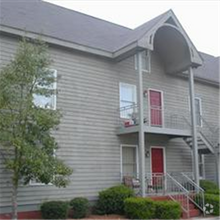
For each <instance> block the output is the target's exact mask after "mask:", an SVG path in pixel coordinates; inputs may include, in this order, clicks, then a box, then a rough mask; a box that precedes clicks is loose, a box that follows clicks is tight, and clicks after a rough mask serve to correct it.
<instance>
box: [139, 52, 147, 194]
mask: <svg viewBox="0 0 220 220" xmlns="http://www.w3.org/2000/svg"><path fill="white" fill-rule="evenodd" d="M137 64H138V65H137V67H138V68H137V69H138V116H139V132H138V136H139V137H138V138H139V155H140V157H139V158H140V181H141V196H142V197H145V189H146V186H145V184H146V183H145V144H144V142H145V141H144V112H143V76H142V52H138V53H137Z"/></svg>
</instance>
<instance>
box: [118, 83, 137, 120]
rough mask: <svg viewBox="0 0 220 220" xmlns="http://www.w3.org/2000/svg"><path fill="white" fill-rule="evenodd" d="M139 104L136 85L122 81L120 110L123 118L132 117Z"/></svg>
mask: <svg viewBox="0 0 220 220" xmlns="http://www.w3.org/2000/svg"><path fill="white" fill-rule="evenodd" d="M136 104H137V95H136V86H135V85H132V84H127V83H120V112H121V114H120V115H121V118H130V117H131V114H132V113H133V112H134V111H135V109H136Z"/></svg>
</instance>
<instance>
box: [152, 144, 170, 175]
mask: <svg viewBox="0 0 220 220" xmlns="http://www.w3.org/2000/svg"><path fill="white" fill-rule="evenodd" d="M152 148H159V149H163V172H164V174H166V172H167V167H166V148H165V147H164V146H150V172H151V173H153V171H152V153H151V150H152Z"/></svg>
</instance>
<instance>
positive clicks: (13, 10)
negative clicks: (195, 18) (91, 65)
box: [0, 0, 219, 82]
mask: <svg viewBox="0 0 220 220" xmlns="http://www.w3.org/2000/svg"><path fill="white" fill-rule="evenodd" d="M169 13H172V11H168V12H165V13H163V14H161V15H159V16H157V17H156V18H154V19H152V20H150V21H148V22H146V23H144V24H143V25H141V26H139V27H137V28H135V29H133V30H132V29H129V28H126V27H123V26H120V25H117V24H114V23H111V22H108V21H105V20H102V19H98V18H95V17H92V16H89V15H86V14H83V13H80V12H77V11H74V10H70V9H67V8H63V7H60V6H57V5H54V4H51V3H48V2H44V1H41V0H28V1H15V0H14V1H6V0H3V1H0V25H1V26H2V27H11V28H14V29H17V30H22V31H23V30H26V31H27V32H31V33H35V34H39V33H40V34H42V35H43V36H48V37H52V38H55V39H59V40H63V41H66V42H72V43H76V44H78V45H82V46H86V47H89V48H95V49H98V50H102V51H107V52H111V53H112V52H115V51H117V50H120V49H121V48H123V47H126V46H127V45H129V44H132V43H134V42H137V41H138V40H139V39H141V38H142V37H144V35H146V33H147V32H148V31H150V30H152V28H153V27H154V26H155V25H156V24H158V22H160V21H161V20H164V19H165V18H166V17H167V14H169ZM58 18H59V19H58ZM174 18H175V17H174ZM171 22H172V21H171ZM200 55H201V56H202V58H203V59H204V64H203V65H202V66H201V67H198V68H197V69H196V70H195V75H196V77H197V78H201V79H204V80H208V81H211V82H219V57H217V58H216V57H213V56H211V55H208V54H205V53H200Z"/></svg>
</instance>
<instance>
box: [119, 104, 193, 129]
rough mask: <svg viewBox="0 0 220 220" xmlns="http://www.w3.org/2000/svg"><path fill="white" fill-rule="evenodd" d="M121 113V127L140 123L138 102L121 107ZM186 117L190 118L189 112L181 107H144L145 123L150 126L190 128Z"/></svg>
mask: <svg viewBox="0 0 220 220" xmlns="http://www.w3.org/2000/svg"><path fill="white" fill-rule="evenodd" d="M119 115H120V119H119V122H120V126H121V127H130V126H135V125H138V124H139V117H138V106H137V105H136V104H134V105H129V106H125V107H122V108H120V109H119ZM186 118H189V113H188V112H183V111H182V110H181V109H175V108H173V109H172V108H169V109H168V108H165V109H162V108H161V107H158V106H151V107H150V108H146V109H144V124H145V125H146V126H149V127H159V128H170V129H181V130H184V129H189V128H190V124H188V123H187V120H186Z"/></svg>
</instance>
